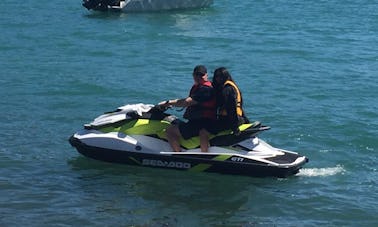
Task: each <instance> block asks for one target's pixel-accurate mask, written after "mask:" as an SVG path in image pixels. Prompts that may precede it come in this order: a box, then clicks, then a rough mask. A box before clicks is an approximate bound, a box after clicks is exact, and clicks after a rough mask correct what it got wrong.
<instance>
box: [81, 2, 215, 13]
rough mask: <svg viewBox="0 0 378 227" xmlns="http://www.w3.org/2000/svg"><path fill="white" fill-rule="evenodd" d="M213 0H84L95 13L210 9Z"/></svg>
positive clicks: (87, 6) (86, 6) (84, 3)
mask: <svg viewBox="0 0 378 227" xmlns="http://www.w3.org/2000/svg"><path fill="white" fill-rule="evenodd" d="M212 3H213V0H185V1H183V0H83V6H84V7H85V8H87V9H88V10H95V11H108V10H116V11H124V12H143V11H160V10H174V9H190V8H202V7H208V6H210V5H211V4H212Z"/></svg>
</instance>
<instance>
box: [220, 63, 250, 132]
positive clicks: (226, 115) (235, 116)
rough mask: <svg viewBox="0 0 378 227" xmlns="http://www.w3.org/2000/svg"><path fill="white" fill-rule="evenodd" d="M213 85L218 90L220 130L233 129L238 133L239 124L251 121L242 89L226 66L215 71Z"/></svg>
mask: <svg viewBox="0 0 378 227" xmlns="http://www.w3.org/2000/svg"><path fill="white" fill-rule="evenodd" d="M213 86H214V88H215V90H216V99H217V107H218V122H217V123H218V124H217V126H218V127H219V131H222V130H226V129H231V130H232V131H233V133H234V134H236V135H238V134H239V133H240V131H239V125H241V124H244V123H249V120H248V118H247V117H246V116H245V114H244V111H243V97H242V94H241V92H240V89H239V88H238V87H237V86H236V84H235V82H234V80H233V79H232V76H231V74H230V73H229V72H228V70H227V69H226V68H225V67H220V68H217V69H216V70H215V71H214V76H213Z"/></svg>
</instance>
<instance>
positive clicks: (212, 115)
mask: <svg viewBox="0 0 378 227" xmlns="http://www.w3.org/2000/svg"><path fill="white" fill-rule="evenodd" d="M193 80H194V85H193V86H192V88H191V89H190V93H189V96H188V97H187V98H182V99H175V100H168V101H165V102H161V103H159V105H160V106H163V107H167V106H176V107H187V108H186V111H185V113H184V118H186V119H188V122H182V123H180V124H178V125H171V126H169V127H168V128H167V130H166V133H167V140H168V142H169V144H170V145H171V147H172V149H173V150H174V151H177V152H178V151H181V146H180V137H181V136H182V137H183V138H184V139H189V138H191V137H194V136H198V135H199V138H200V147H201V151H202V152H207V151H208V148H209V132H210V133H215V132H216V131H215V130H216V129H215V128H214V127H213V126H214V123H215V121H216V100H215V90H214V88H213V86H212V84H211V81H209V80H208V75H207V69H206V67H205V66H203V65H198V66H196V67H195V68H194V70H193ZM203 129H205V130H203Z"/></svg>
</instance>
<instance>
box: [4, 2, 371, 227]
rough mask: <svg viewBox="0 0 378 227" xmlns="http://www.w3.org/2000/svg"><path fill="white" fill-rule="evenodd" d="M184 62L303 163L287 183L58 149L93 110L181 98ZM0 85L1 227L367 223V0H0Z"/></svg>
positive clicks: (187, 72)
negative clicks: (182, 6) (135, 6)
mask: <svg viewBox="0 0 378 227" xmlns="http://www.w3.org/2000/svg"><path fill="white" fill-rule="evenodd" d="M197 64H205V65H206V66H207V67H208V69H209V74H210V75H211V74H212V72H213V71H214V70H215V69H216V68H217V67H220V66H225V67H227V68H228V69H229V70H230V72H231V74H232V75H233V77H234V79H235V81H236V82H237V83H238V84H239V86H240V88H241V90H242V92H243V96H244V105H245V111H246V112H247V115H248V117H249V118H250V119H251V120H259V121H261V122H263V123H264V124H266V125H269V126H271V130H269V131H266V132H264V133H262V134H261V135H260V138H262V139H264V140H265V141H267V142H269V143H270V144H272V145H273V146H276V147H280V148H284V149H287V150H293V151H297V152H299V153H301V154H304V155H306V156H307V157H309V159H310V162H309V163H307V165H306V166H305V167H304V168H303V169H302V170H301V171H300V173H299V174H298V175H296V176H293V177H290V178H286V179H277V178H263V179H260V178H251V177H242V176H231V175H220V174H210V173H196V174H194V173H187V172H179V171H173V170H160V169H150V168H142V167H131V166H126V165H117V164H110V163H104V162H100V161H95V160H91V159H88V158H85V157H83V156H81V155H80V154H79V153H77V152H76V150H75V149H74V148H73V147H71V146H70V145H69V143H68V138H69V136H71V135H72V134H73V133H74V132H75V131H77V130H78V129H80V128H81V127H82V125H83V124H84V123H88V122H90V121H91V120H92V119H93V118H94V117H96V116H98V115H99V114H102V113H103V112H106V111H110V110H113V109H115V108H117V107H118V106H121V105H124V104H132V103H151V104H156V103H158V102H160V101H162V100H166V99H168V98H180V97H186V96H187V94H188V90H189V88H190V86H191V85H192V77H191V72H192V69H193V67H194V66H195V65H197ZM0 87H1V88H0V113H1V116H0V226H143V227H150V226H153V227H159V226H188V227H189V226H240V227H250V226H378V216H377V214H378V185H377V184H378V182H377V180H378V170H377V168H378V167H377V166H378V155H377V154H378V1H377V0H354V1H350V0H345V1H336V0H329V1H299V0H293V1H283V0H256V1H246V0H242V1H229V0H215V1H214V4H213V5H212V6H211V7H209V8H206V9H196V10H180V11H169V12H155V13H135V14H126V13H93V12H89V11H87V10H86V9H85V8H83V7H82V6H81V1H80V0H65V1H47V0H40V1H32V0H26V1H13V0H12V1H11V0H2V1H0ZM177 114H178V115H179V116H180V115H181V114H182V112H177Z"/></svg>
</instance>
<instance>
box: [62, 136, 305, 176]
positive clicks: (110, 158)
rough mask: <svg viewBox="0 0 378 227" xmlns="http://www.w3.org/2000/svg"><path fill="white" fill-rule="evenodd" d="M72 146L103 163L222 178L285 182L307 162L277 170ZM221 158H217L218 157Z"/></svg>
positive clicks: (206, 160) (71, 140) (79, 143)
mask: <svg viewBox="0 0 378 227" xmlns="http://www.w3.org/2000/svg"><path fill="white" fill-rule="evenodd" d="M69 141H70V143H71V145H72V146H73V147H75V148H76V149H77V150H78V151H79V152H80V153H81V154H82V155H84V156H86V157H89V158H93V159H96V160H100V161H105V162H112V163H119V164H129V165H137V166H146V167H153V168H166V169H176V170H184V171H192V172H213V173H221V174H233V175H244V176H251V177H279V178H285V177H289V176H292V175H295V174H296V173H298V171H299V169H300V168H302V166H303V165H304V164H305V163H306V162H307V159H306V161H304V162H302V163H299V164H298V165H296V166H290V167H277V166H271V165H268V164H265V163H261V164H258V163H253V164H251V163H243V162H234V161H218V160H213V159H207V158H206V159H203V158H199V157H198V156H197V157H193V156H192V157H188V156H186V157H183V156H184V155H182V154H180V155H164V154H148V153H137V152H130V151H120V150H112V149H105V148H99V147H92V146H88V145H86V144H84V143H82V142H80V141H79V140H78V139H76V138H74V137H71V138H70V140H69ZM216 156H218V155H214V157H216Z"/></svg>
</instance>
